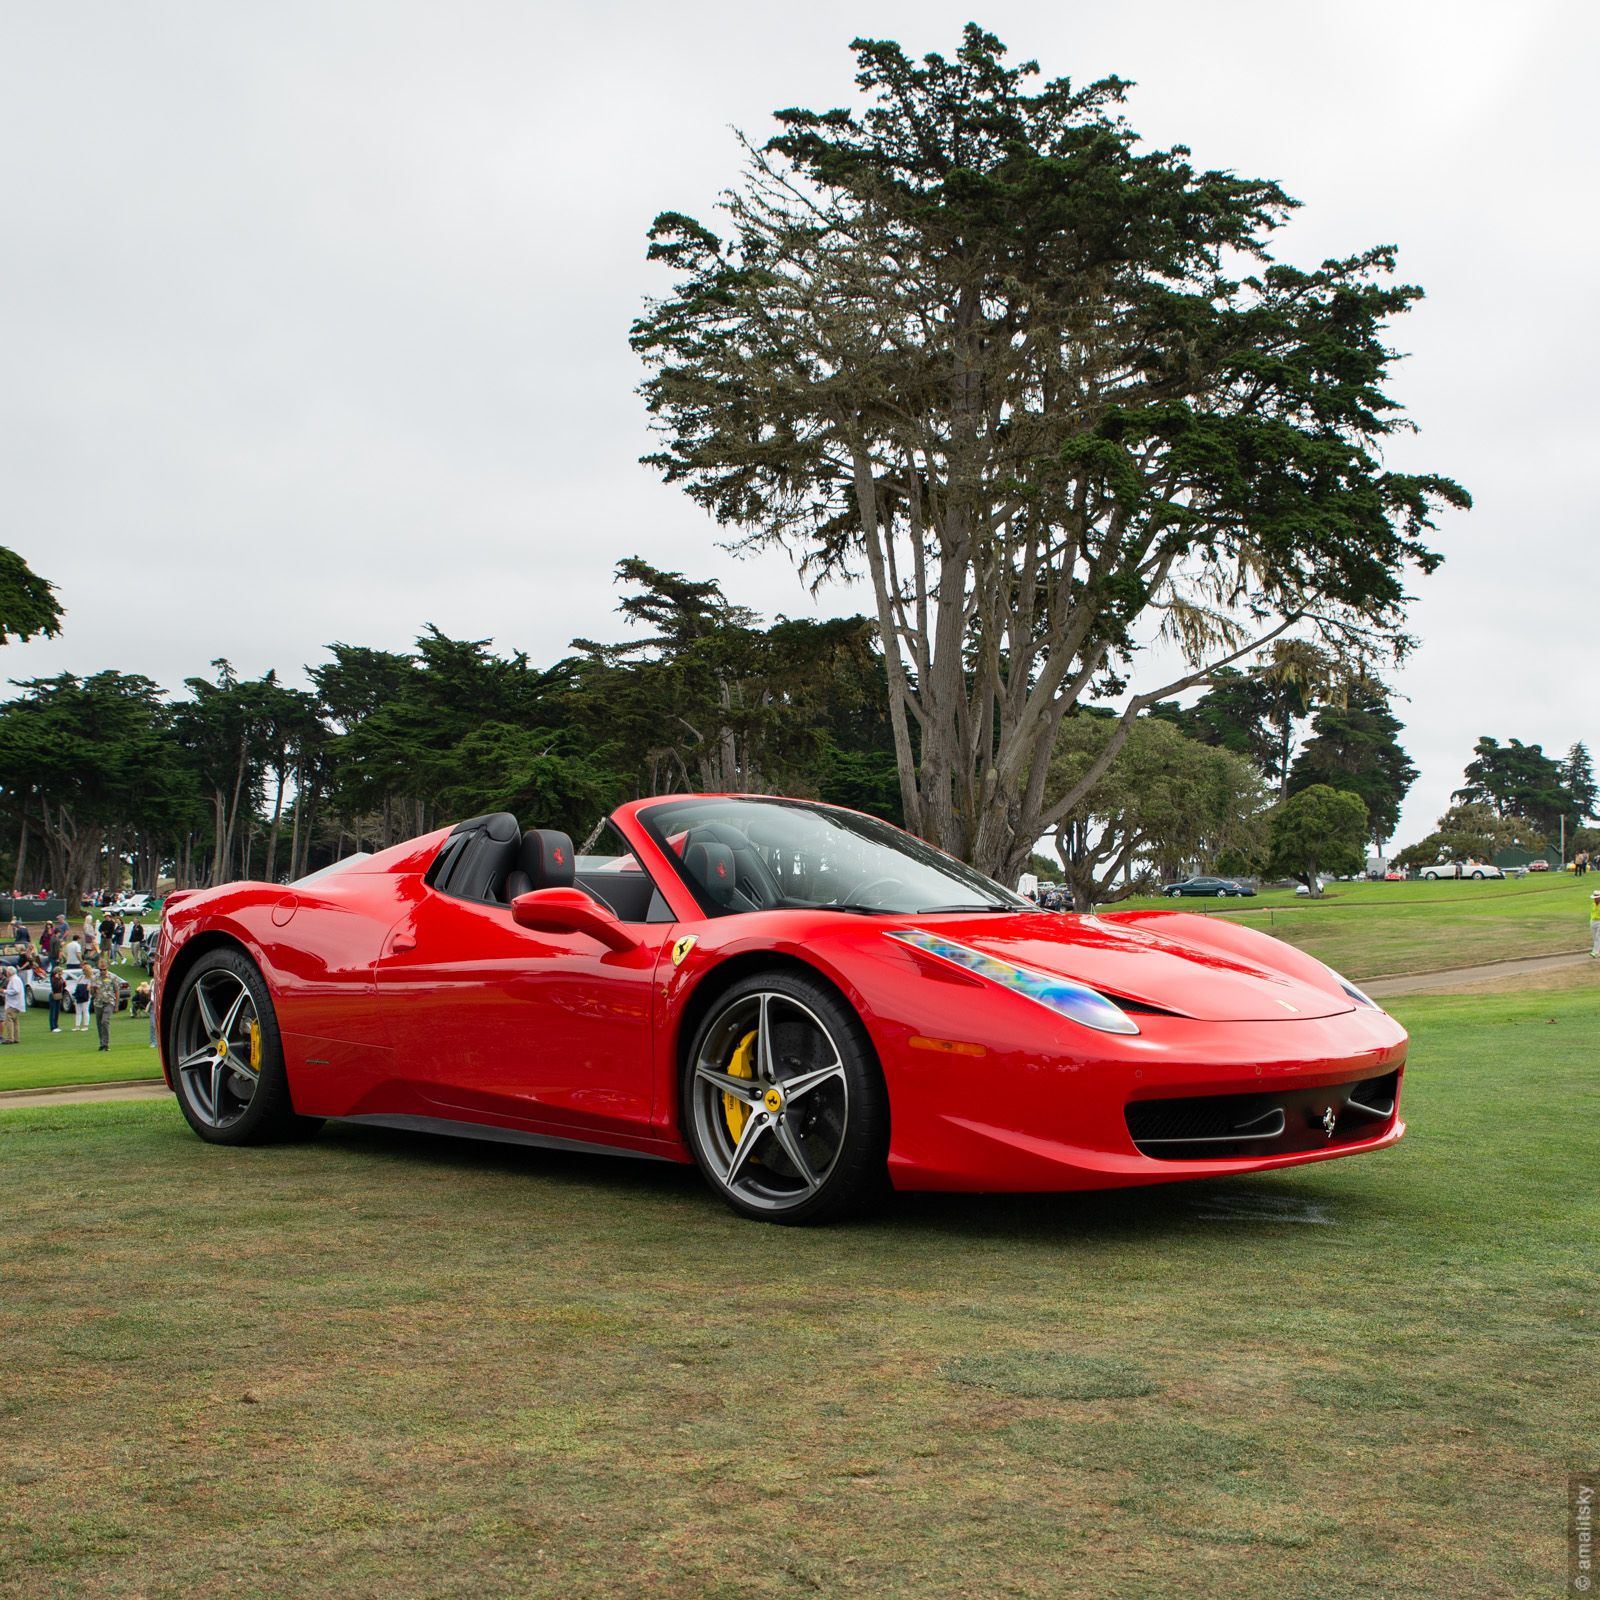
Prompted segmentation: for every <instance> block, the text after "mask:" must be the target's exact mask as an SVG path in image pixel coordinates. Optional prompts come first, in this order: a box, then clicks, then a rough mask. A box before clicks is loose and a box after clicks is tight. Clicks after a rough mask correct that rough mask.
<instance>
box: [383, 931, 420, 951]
mask: <svg viewBox="0 0 1600 1600" xmlns="http://www.w3.org/2000/svg"><path fill="white" fill-rule="evenodd" d="M416 948H417V941H416V940H415V939H413V938H412V937H411V935H410V934H408V933H397V934H396V935H395V936H394V938H392V939H391V940H390V941H389V954H390V955H392V956H403V955H404V954H405V953H406V951H407V950H415V949H416Z"/></svg>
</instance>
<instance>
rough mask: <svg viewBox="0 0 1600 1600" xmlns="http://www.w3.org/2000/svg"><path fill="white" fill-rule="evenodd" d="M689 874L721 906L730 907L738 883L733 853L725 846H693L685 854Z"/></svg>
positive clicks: (684, 861) (684, 860)
mask: <svg viewBox="0 0 1600 1600" xmlns="http://www.w3.org/2000/svg"><path fill="white" fill-rule="evenodd" d="M683 865H684V867H685V869H686V870H687V871H688V874H689V876H690V877H691V878H693V879H694V881H695V882H696V883H698V884H701V885H703V886H704V888H705V890H706V893H707V894H709V895H710V896H711V898H712V899H713V900H715V901H716V902H717V904H718V905H720V906H725V905H729V904H730V903H731V902H732V900H733V891H734V887H735V885H736V883H737V879H736V877H735V873H734V864H733V851H731V850H730V849H729V848H728V847H727V845H725V844H692V845H690V846H689V848H688V849H687V850H685V851H684V853H683Z"/></svg>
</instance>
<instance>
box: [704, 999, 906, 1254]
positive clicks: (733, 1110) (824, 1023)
mask: <svg viewBox="0 0 1600 1600" xmlns="http://www.w3.org/2000/svg"><path fill="white" fill-rule="evenodd" d="M683 1126H684V1131H685V1133H686V1135H687V1137H688V1140H689V1147H690V1149H691V1150H692V1151H693V1153H694V1158H695V1161H696V1162H697V1163H698V1164H699V1167H700V1170H701V1171H702V1172H703V1173H704V1174H705V1176H706V1178H707V1180H708V1181H709V1182H710V1184H711V1186H712V1188H714V1189H715V1190H716V1191H717V1192H718V1193H719V1194H720V1195H721V1196H722V1198H723V1199H724V1200H726V1201H727V1203H728V1204H729V1205H730V1206H732V1207H733V1209H734V1210H735V1211H737V1212H739V1213H740V1214H741V1215H743V1216H747V1217H756V1218H759V1219H761V1220H763V1221H767V1222H787V1223H802V1222H833V1221H837V1220H839V1219H840V1218H843V1217H846V1216H851V1215H855V1214H857V1213H859V1212H861V1211H862V1210H864V1209H866V1208H867V1207H868V1206H869V1205H871V1204H872V1203H873V1202H874V1201H875V1200H877V1199H878V1198H880V1197H881V1196H882V1195H883V1194H884V1192H885V1191H886V1190H887V1188H888V1170H887V1166H886V1161H887V1157H888V1148H889V1099H888V1094H887V1091H886V1090H885V1088H884V1083H883V1075H882V1073H881V1072H880V1071H879V1068H878V1063H877V1059H876V1057H875V1056H874V1055H873V1052H872V1046H871V1044H870V1042H869V1041H868V1039H867V1036H866V1031H865V1030H864V1029H863V1028H862V1026H861V1022H860V1019H859V1018H857V1017H856V1016H855V1015H854V1013H853V1012H851V1011H850V1009H849V1008H848V1007H847V1006H845V1005H844V1004H843V1003H842V1002H841V1001H840V1000H839V999H838V998H837V997H836V996H835V995H834V994H833V993H832V992H831V991H830V990H828V989H826V988H824V987H823V986H822V985H821V984H820V983H816V982H813V981H811V980H809V979H807V978H805V977H803V976H801V975H799V974H797V973H791V972H785V971H773V972H768V973H758V974H755V975H752V976H751V977H749V978H746V979H744V980H742V981H741V982H739V983H737V984H735V985H734V986H733V988H731V989H730V990H729V991H728V992H727V994H725V995H723V996H721V997H720V998H719V999H718V1001H717V1002H716V1004H715V1005H714V1006H713V1008H712V1010H711V1012H710V1013H709V1014H708V1016H707V1017H706V1019H705V1021H704V1022H703V1023H701V1025H700V1027H699V1029H698V1031H697V1032H696V1034H695V1038H694V1041H693V1044H692V1045H691V1047H690V1050H689V1057H688V1061H687V1062H686V1064H685V1068H684V1078H683Z"/></svg>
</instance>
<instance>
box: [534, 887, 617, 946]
mask: <svg viewBox="0 0 1600 1600" xmlns="http://www.w3.org/2000/svg"><path fill="white" fill-rule="evenodd" d="M511 916H512V920H513V921H515V922H516V924H517V925H518V927H522V928H529V929H531V930H532V931H533V932H534V933H584V934H587V935H588V936H589V937H590V938H591V939H597V940H599V942H600V943H601V944H603V945H604V946H605V947H606V949H608V950H632V949H634V948H635V947H636V946H637V945H638V943H639V941H638V940H637V939H636V938H634V936H633V934H632V933H631V932H630V931H629V929H628V927H627V925H626V924H625V923H621V922H618V921H617V919H616V916H615V915H614V914H613V913H612V911H611V909H610V907H609V906H603V905H601V904H600V902H599V901H598V900H591V899H590V898H589V896H588V895H586V894H585V893H584V892H583V890H582V889H533V890H531V891H530V892H529V893H527V894H519V895H518V896H517V898H516V899H515V900H513V901H512V902H511Z"/></svg>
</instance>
